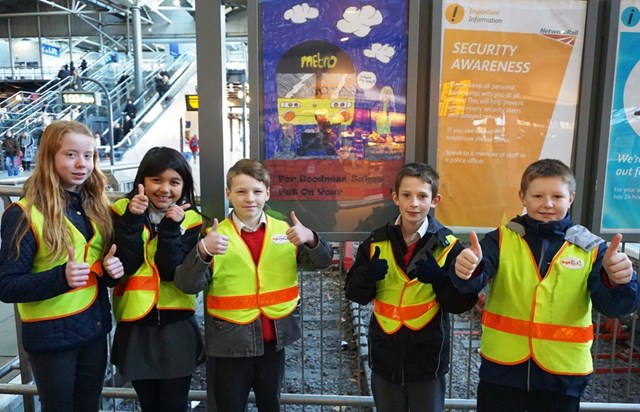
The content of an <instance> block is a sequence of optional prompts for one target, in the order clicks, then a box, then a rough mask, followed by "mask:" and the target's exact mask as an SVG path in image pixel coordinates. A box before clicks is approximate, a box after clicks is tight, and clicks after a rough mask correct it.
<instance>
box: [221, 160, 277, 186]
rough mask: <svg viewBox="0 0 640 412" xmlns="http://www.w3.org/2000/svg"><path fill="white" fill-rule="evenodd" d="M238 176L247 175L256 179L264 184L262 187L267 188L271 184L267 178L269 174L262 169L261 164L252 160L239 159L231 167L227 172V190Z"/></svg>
mask: <svg viewBox="0 0 640 412" xmlns="http://www.w3.org/2000/svg"><path fill="white" fill-rule="evenodd" d="M238 175H247V176H251V177H253V178H254V179H256V180H257V181H258V182H262V183H264V185H265V186H266V187H267V189H268V188H269V184H270V183H271V178H270V177H269V172H268V171H267V168H266V167H264V165H263V164H262V163H260V162H259V161H257V160H253V159H240V160H238V161H237V162H236V164H234V165H233V166H231V168H230V169H229V171H228V172H227V188H228V189H231V181H232V179H233V178H234V177H236V176H238Z"/></svg>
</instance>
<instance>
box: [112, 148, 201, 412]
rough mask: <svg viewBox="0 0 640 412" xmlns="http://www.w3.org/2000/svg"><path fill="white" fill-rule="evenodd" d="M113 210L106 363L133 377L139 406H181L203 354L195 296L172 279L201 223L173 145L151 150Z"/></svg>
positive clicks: (185, 404) (185, 165)
mask: <svg viewBox="0 0 640 412" xmlns="http://www.w3.org/2000/svg"><path fill="white" fill-rule="evenodd" d="M112 209H113V211H114V233H115V242H116V245H118V247H119V248H120V250H119V251H118V256H119V257H120V259H122V262H123V264H124V269H125V273H126V275H125V281H124V282H122V283H121V284H120V285H118V286H117V287H116V288H115V290H114V296H113V308H114V315H115V318H116V320H117V322H118V325H117V327H116V333H115V337H114V342H113V352H112V362H113V363H114V364H115V365H116V366H117V367H118V370H119V372H120V373H121V375H122V376H123V377H124V378H125V379H126V380H130V381H131V382H132V384H133V387H134V389H135V390H136V393H137V394H138V398H139V400H140V405H141V407H142V411H143V412H150V411H153V412H160V411H167V412H169V411H171V412H177V411H186V410H187V408H188V395H189V387H190V385H191V376H192V374H193V371H194V369H195V368H196V366H197V365H198V364H199V363H201V362H202V361H204V356H203V354H204V352H203V343H202V338H201V335H200V330H199V329H198V325H197V323H196V321H195V318H194V313H195V302H196V295H193V294H186V293H183V292H182V291H180V290H178V289H177V288H176V287H175V286H174V282H173V281H174V272H175V270H176V267H177V266H178V265H180V264H181V263H182V261H183V260H184V258H185V256H186V255H187V253H188V252H189V251H190V250H191V249H193V248H194V247H195V245H196V242H197V241H198V238H199V236H200V234H201V232H203V231H204V228H205V227H206V225H205V221H204V220H205V219H204V217H203V216H202V215H201V214H200V212H199V211H198V209H197V208H196V199H195V189H194V182H193V176H192V175H191V168H190V166H189V164H188V163H187V161H186V160H185V159H184V157H183V156H182V154H181V153H180V152H178V151H177V150H175V149H172V148H168V147H155V148H152V149H150V150H149V151H148V152H147V153H146V154H145V156H144V158H143V159H142V162H141V163H140V167H139V168H138V172H137V175H136V178H135V181H134V186H133V189H132V190H131V192H129V193H128V194H127V195H126V196H125V197H124V198H122V199H119V200H117V201H116V202H115V203H114V204H113V207H112Z"/></svg>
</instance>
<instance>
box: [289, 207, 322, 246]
mask: <svg viewBox="0 0 640 412" xmlns="http://www.w3.org/2000/svg"><path fill="white" fill-rule="evenodd" d="M291 221H292V222H293V226H291V227H290V228H289V229H287V231H286V232H285V234H286V235H287V239H289V242H291V243H293V244H294V245H296V246H300V245H304V244H305V243H308V244H309V245H308V246H309V247H315V244H312V243H313V242H314V241H315V240H316V237H315V235H314V234H313V232H312V231H311V229H308V228H306V227H305V225H303V224H302V223H300V221H299V220H298V218H297V217H296V212H294V211H291ZM316 243H317V242H316Z"/></svg>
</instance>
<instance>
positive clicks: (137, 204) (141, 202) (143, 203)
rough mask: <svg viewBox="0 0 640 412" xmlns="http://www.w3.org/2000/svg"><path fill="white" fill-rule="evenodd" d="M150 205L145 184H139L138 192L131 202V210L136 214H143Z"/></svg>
mask: <svg viewBox="0 0 640 412" xmlns="http://www.w3.org/2000/svg"><path fill="white" fill-rule="evenodd" d="M148 207H149V198H148V197H147V195H145V194H144V185H143V184H142V183H140V184H139V185H138V193H137V194H136V195H135V196H133V198H131V201H130V202H129V212H131V213H132V214H134V215H141V214H143V213H144V212H145V211H146V210H147V208H148Z"/></svg>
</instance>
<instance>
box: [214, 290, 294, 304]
mask: <svg viewBox="0 0 640 412" xmlns="http://www.w3.org/2000/svg"><path fill="white" fill-rule="evenodd" d="M297 298H298V287H297V286H293V287H290V288H288V289H282V290H275V291H273V292H266V293H260V294H258V295H243V296H211V295H209V296H207V307H208V308H210V309H219V310H239V309H256V308H259V307H261V306H271V305H277V304H279V303H285V302H289V301H291V300H293V299H297Z"/></svg>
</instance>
